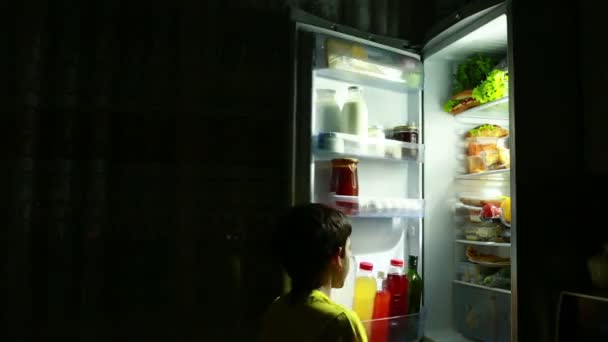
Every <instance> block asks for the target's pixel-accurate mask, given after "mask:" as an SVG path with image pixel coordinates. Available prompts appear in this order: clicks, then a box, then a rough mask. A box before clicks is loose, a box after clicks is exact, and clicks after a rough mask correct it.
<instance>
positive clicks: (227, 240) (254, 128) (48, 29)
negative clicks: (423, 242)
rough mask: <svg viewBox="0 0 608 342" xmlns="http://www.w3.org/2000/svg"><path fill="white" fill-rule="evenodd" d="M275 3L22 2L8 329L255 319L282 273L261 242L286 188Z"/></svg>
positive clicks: (228, 327) (10, 190)
mask: <svg viewBox="0 0 608 342" xmlns="http://www.w3.org/2000/svg"><path fill="white" fill-rule="evenodd" d="M280 7H281V6H274V7H273V8H274V10H273V11H268V10H260V9H257V10H256V9H255V8H253V9H252V8H249V7H239V6H237V5H234V4H233V5H228V4H225V3H223V2H215V1H214V2H199V1H185V0H184V1H181V2H166V1H162V2H161V1H148V2H143V1H142V2H139V1H137V2H132V1H118V0H109V1H75V0H54V1H44V0H24V1H22V2H18V3H17V4H16V6H15V8H14V11H11V12H10V13H11V16H12V17H13V18H12V20H13V21H11V23H12V24H14V28H16V30H15V29H12V30H11V31H10V32H11V33H14V35H11V34H10V33H9V34H7V37H8V38H9V39H8V42H9V45H6V46H8V47H9V48H8V51H14V54H10V53H9V54H2V58H3V60H2V63H1V65H2V70H3V73H2V74H3V75H6V76H4V79H3V80H2V85H3V88H2V90H3V92H2V95H1V98H0V101H2V102H1V105H2V109H3V110H2V119H1V120H2V121H1V128H0V129H1V133H2V142H3V144H2V147H1V148H2V158H1V169H0V172H2V173H1V176H2V183H1V184H2V187H1V189H2V190H4V191H3V196H1V198H2V200H1V201H2V205H3V208H6V210H5V211H4V212H5V220H4V224H5V226H4V227H3V229H2V236H1V237H2V239H1V241H0V248H2V250H3V251H6V254H5V256H6V258H4V257H3V259H2V264H1V265H2V272H3V277H2V278H1V279H0V287H1V289H2V298H1V300H0V306H1V307H2V309H1V310H0V311H1V312H2V322H3V325H2V328H3V335H5V336H10V338H9V339H7V341H8V340H10V341H59V340H61V341H110V340H111V341H123V340H124V341H126V340H129V341H133V340H146V341H173V340H177V339H179V340H185V341H230V340H235V341H238V340H243V339H245V338H250V337H251V336H252V335H253V334H254V333H255V331H256V329H257V327H258V325H259V322H260V318H261V316H262V313H263V311H264V310H265V308H266V306H267V305H268V303H270V302H271V301H272V299H273V297H274V296H276V295H277V294H278V293H280V288H281V286H282V284H281V281H282V278H281V274H280V272H279V270H278V268H277V266H276V264H275V263H274V262H273V261H272V259H271V258H270V253H269V248H268V240H269V239H268V234H269V232H270V228H271V227H272V225H273V224H274V222H275V217H276V216H277V214H278V213H279V212H280V211H281V210H283V209H284V208H285V207H286V205H287V201H286V200H287V198H288V194H287V192H286V189H287V176H288V174H287V169H286V165H287V160H288V157H289V156H288V155H287V154H286V151H287V146H284V145H285V144H281V143H279V142H280V141H286V140H285V139H286V138H285V137H284V132H286V131H287V130H286V129H285V127H286V125H287V121H286V110H288V108H289V106H288V103H289V101H288V91H289V88H288V87H287V84H288V81H287V80H288V63H289V49H288V46H289V42H288V40H287V37H288V36H287V34H288V30H287V26H286V22H285V21H284V17H283V16H281V15H279V14H278V13H279V12H278V11H277V9H279V8H280ZM7 13H8V12H7ZM7 17H8V16H7ZM237 22H238V25H236V24H235V23H237ZM228 23H233V24H234V25H233V24H230V25H229V24H228ZM243 25H244V26H243ZM7 26H10V25H7ZM246 27H249V29H244V28H246ZM277 27H279V28H280V29H278V30H277ZM261 37H263V39H260V38H261ZM4 331H6V333H5V332H4Z"/></svg>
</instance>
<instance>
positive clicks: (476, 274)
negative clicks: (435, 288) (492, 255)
mask: <svg viewBox="0 0 608 342" xmlns="http://www.w3.org/2000/svg"><path fill="white" fill-rule="evenodd" d="M458 273H459V276H460V277H459V278H460V280H461V281H465V282H467V283H473V284H479V283H481V281H482V279H483V277H482V274H481V266H479V265H477V264H474V263H470V262H460V263H459V264H458Z"/></svg>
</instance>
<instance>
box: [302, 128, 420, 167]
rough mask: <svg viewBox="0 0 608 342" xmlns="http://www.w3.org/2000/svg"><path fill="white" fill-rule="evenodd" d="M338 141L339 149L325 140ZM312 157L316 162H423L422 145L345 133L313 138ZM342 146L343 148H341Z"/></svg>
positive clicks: (323, 134)
mask: <svg viewBox="0 0 608 342" xmlns="http://www.w3.org/2000/svg"><path fill="white" fill-rule="evenodd" d="M330 135H331V137H332V139H338V140H340V144H339V147H340V148H339V149H335V145H331V144H328V143H327V142H326V138H327V137H328V136H330ZM313 141H314V144H313V145H314V151H313V153H314V155H315V158H317V159H318V160H331V159H334V158H345V157H356V158H360V159H372V160H373V159H378V160H387V161H399V162H403V161H416V162H419V163H422V162H423V161H424V145H423V144H414V143H408V142H401V141H398V140H392V139H382V138H368V137H360V136H357V135H353V134H346V133H334V132H331V133H321V134H319V135H318V136H315V137H313ZM342 146H343V147H342Z"/></svg>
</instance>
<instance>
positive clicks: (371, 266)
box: [359, 261, 374, 271]
mask: <svg viewBox="0 0 608 342" xmlns="http://www.w3.org/2000/svg"><path fill="white" fill-rule="evenodd" d="M359 268H360V269H362V270H364V271H371V270H373V269H374V264H372V263H371V262H366V261H364V262H362V263H359Z"/></svg>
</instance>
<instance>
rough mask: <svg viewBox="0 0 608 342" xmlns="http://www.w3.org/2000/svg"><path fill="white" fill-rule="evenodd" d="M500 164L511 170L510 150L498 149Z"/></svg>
mask: <svg viewBox="0 0 608 342" xmlns="http://www.w3.org/2000/svg"><path fill="white" fill-rule="evenodd" d="M498 162H499V163H500V164H502V165H504V166H505V167H506V168H509V167H510V165H511V155H510V154H509V149H507V148H500V147H499V148H498Z"/></svg>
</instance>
